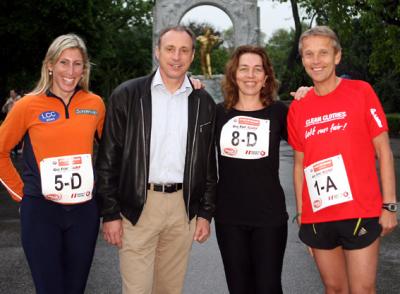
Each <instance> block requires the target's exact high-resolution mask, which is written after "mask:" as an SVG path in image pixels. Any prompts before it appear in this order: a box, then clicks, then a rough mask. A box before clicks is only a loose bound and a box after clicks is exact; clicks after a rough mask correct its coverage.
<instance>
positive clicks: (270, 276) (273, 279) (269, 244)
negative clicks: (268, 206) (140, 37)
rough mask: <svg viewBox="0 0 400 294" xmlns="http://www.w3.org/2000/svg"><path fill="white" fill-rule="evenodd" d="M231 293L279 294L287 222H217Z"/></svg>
mask: <svg viewBox="0 0 400 294" xmlns="http://www.w3.org/2000/svg"><path fill="white" fill-rule="evenodd" d="M215 228H216V234H217V240H218V246H219V249H220V251H221V256H222V261H223V263H224V268H225V276H226V281H227V284H228V288H229V292H230V294H278V293H282V283H281V274H282V264H283V255H284V252H285V248H286V241H287V224H284V225H282V226H270V227H253V226H245V225H231V224H221V223H216V224H215Z"/></svg>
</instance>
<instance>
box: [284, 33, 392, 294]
mask: <svg viewBox="0 0 400 294" xmlns="http://www.w3.org/2000/svg"><path fill="white" fill-rule="evenodd" d="M299 51H300V54H301V57H302V62H303V65H304V68H305V70H306V72H307V74H308V75H309V76H310V77H311V79H312V80H313V83H314V88H313V89H312V90H311V91H310V92H309V93H308V94H307V96H306V97H305V98H304V99H302V100H300V101H294V102H293V103H292V105H291V107H290V110H289V115H288V132H289V143H290V144H291V145H292V147H293V149H294V150H295V151H294V185H295V194H296V201H297V212H298V214H297V215H298V221H299V223H301V226H300V232H299V236H300V239H301V240H302V241H303V242H304V243H305V244H306V245H308V246H309V247H311V250H312V253H313V256H314V258H315V262H316V264H317V267H318V270H319V271H320V274H321V278H322V280H323V283H324V286H325V290H326V293H349V292H351V293H375V280H376V268H377V263H378V252H379V236H384V235H386V234H388V233H390V232H391V231H392V230H393V229H394V228H395V226H396V225H397V217H396V211H397V203H396V192H395V176H394V166H393V155H392V152H391V149H390V144H389V137H388V132H387V131H388V127H387V122H386V118H385V114H384V112H383V109H382V106H381V104H380V102H379V99H378V97H377V96H376V94H375V92H374V90H373V89H372V87H371V86H370V85H369V84H368V83H366V82H364V81H355V80H345V79H341V78H339V77H337V76H336V65H337V64H339V62H340V59H341V47H340V44H339V40H338V38H337V36H336V34H335V33H334V32H333V31H332V30H331V29H330V28H328V27H325V26H317V27H314V28H312V29H310V30H308V31H306V32H304V33H303V34H302V36H301V37H300V42H299ZM375 156H376V157H377V158H378V162H379V171H380V176H381V183H382V192H381V190H380V188H379V187H380V186H379V179H378V174H377V171H376V168H375Z"/></svg>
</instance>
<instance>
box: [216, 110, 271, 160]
mask: <svg viewBox="0 0 400 294" xmlns="http://www.w3.org/2000/svg"><path fill="white" fill-rule="evenodd" d="M269 133H270V121H269V120H266V119H259V118H254V117H248V116H235V117H233V118H231V119H230V120H229V121H228V122H227V123H226V124H225V125H224V126H223V127H222V130H221V139H220V148H221V155H222V156H226V157H232V158H241V159H259V158H263V157H267V156H268V150H269Z"/></svg>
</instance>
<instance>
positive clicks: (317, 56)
mask: <svg viewBox="0 0 400 294" xmlns="http://www.w3.org/2000/svg"><path fill="white" fill-rule="evenodd" d="M301 55H302V62H303V65H304V69H305V70H306V72H307V74H308V75H309V76H310V78H311V79H312V80H313V83H314V85H315V86H325V85H329V84H332V83H333V84H334V83H335V79H336V65H338V64H339V62H340V58H341V51H337V52H336V51H335V48H334V47H333V42H332V39H331V38H329V37H325V36H308V37H306V38H304V39H303V40H302V52H301Z"/></svg>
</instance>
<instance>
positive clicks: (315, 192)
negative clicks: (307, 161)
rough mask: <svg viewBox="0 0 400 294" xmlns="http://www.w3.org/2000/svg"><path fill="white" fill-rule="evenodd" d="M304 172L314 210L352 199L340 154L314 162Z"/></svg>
mask: <svg viewBox="0 0 400 294" xmlns="http://www.w3.org/2000/svg"><path fill="white" fill-rule="evenodd" d="M304 174H305V177H306V182H307V188H308V194H309V195H310V201H311V207H312V209H313V211H314V212H316V211H318V210H321V209H323V208H326V207H329V206H332V205H336V204H340V203H344V202H348V201H351V200H353V196H352V193H351V190H350V184H349V180H348V178H347V173H346V168H345V166H344V162H343V158H342V156H341V155H337V156H333V157H330V158H326V159H323V160H320V161H317V162H314V163H313V164H311V165H309V166H308V167H306V168H305V169H304Z"/></svg>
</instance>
